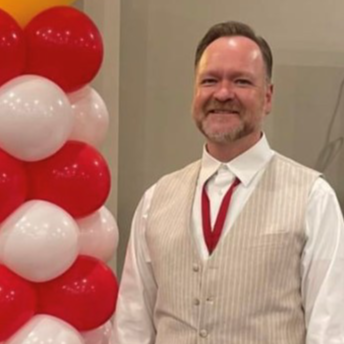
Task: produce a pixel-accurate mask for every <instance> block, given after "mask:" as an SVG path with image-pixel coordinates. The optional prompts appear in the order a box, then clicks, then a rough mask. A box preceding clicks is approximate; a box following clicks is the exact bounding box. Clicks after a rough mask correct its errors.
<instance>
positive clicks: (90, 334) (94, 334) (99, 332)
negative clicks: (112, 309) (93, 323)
mask: <svg viewBox="0 0 344 344" xmlns="http://www.w3.org/2000/svg"><path fill="white" fill-rule="evenodd" d="M81 335H82V337H83V339H84V342H85V344H113V325H112V323H111V321H108V322H107V323H105V324H104V325H103V326H100V327H98V328H96V329H94V330H91V331H87V332H81Z"/></svg>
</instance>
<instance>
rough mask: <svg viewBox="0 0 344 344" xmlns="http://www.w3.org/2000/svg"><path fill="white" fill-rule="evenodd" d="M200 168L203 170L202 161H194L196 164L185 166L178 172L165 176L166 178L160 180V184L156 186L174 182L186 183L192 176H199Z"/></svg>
mask: <svg viewBox="0 0 344 344" xmlns="http://www.w3.org/2000/svg"><path fill="white" fill-rule="evenodd" d="M200 168H201V160H197V161H194V162H192V163H190V164H188V165H187V166H184V167H183V168H181V169H179V170H177V171H174V172H171V173H168V174H165V175H164V176H162V177H161V178H160V179H159V180H158V182H157V183H156V184H157V185H159V184H162V183H168V182H170V181H172V180H175V181H178V180H180V181H185V179H187V178H188V177H192V176H194V175H196V174H198V173H199V170H200Z"/></svg>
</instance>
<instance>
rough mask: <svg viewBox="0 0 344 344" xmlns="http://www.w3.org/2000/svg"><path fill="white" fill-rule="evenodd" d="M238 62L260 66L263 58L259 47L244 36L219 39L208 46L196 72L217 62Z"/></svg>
mask: <svg viewBox="0 0 344 344" xmlns="http://www.w3.org/2000/svg"><path fill="white" fill-rule="evenodd" d="M227 58H228V61H235V60H236V61H238V62H242V63H248V64H251V63H252V64H262V65H264V62H263V56H262V53H261V50H260V48H259V46H258V45H257V44H256V43H255V42H254V41H252V40H251V39H249V38H247V37H244V36H230V37H220V38H218V39H216V40H214V41H213V42H212V43H210V44H209V45H208V47H207V48H206V49H205V50H204V53H203V54H202V56H201V59H200V61H199V63H198V68H197V70H198V71H199V70H202V69H203V68H204V67H205V66H207V65H208V64H212V63H216V62H217V60H219V61H222V62H224V61H226V60H227Z"/></svg>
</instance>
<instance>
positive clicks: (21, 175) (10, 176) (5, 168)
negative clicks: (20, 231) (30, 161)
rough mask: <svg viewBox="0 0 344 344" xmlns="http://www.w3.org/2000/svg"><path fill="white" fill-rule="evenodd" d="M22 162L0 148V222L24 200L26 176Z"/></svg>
mask: <svg viewBox="0 0 344 344" xmlns="http://www.w3.org/2000/svg"><path fill="white" fill-rule="evenodd" d="M24 166H25V165H24V163H23V162H22V161H19V160H17V159H16V158H14V157H12V156H11V155H9V154H7V153H6V152H4V151H3V150H1V149H0V222H2V221H3V220H4V219H5V218H6V217H7V216H8V215H10V214H11V213H12V211H14V210H15V209H17V208H18V207H19V206H20V205H21V204H22V203H24V202H25V200H26V197H27V177H26V172H25V167H24Z"/></svg>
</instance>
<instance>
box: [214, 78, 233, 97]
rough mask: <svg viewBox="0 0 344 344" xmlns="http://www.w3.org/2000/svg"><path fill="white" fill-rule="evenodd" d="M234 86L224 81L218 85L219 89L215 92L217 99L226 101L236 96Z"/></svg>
mask: <svg viewBox="0 0 344 344" xmlns="http://www.w3.org/2000/svg"><path fill="white" fill-rule="evenodd" d="M234 94H235V93H234V88H233V85H231V84H230V83H229V82H222V83H220V84H219V85H218V89H217V90H216V91H215V93H214V97H215V99H216V100H218V101H220V102H224V101H227V100H231V99H233V98H234Z"/></svg>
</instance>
